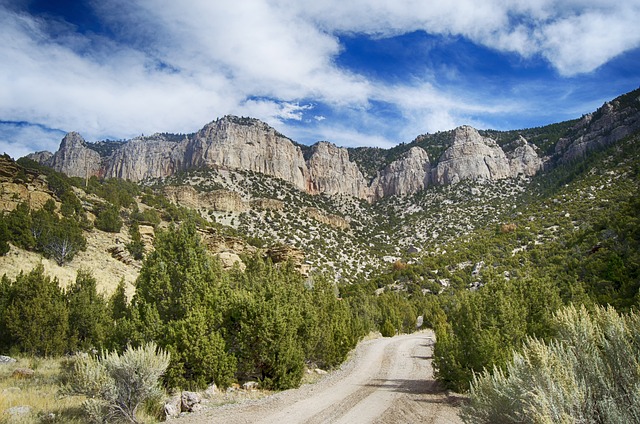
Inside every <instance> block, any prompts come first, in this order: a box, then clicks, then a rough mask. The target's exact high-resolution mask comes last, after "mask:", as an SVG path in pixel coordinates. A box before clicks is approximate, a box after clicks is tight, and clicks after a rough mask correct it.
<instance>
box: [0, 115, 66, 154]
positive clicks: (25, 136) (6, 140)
mask: <svg viewBox="0 0 640 424" xmlns="http://www.w3.org/2000/svg"><path fill="white" fill-rule="evenodd" d="M63 136H64V133H63V132H62V131H55V130H54V131H52V130H48V129H45V128H42V127H40V126H37V125H28V124H24V123H22V124H20V123H13V122H12V123H4V124H3V125H2V126H0V153H6V154H8V155H9V156H11V157H12V158H14V159H18V158H21V157H23V156H26V155H28V154H29V153H32V152H34V151H43V150H48V151H50V152H52V151H55V150H57V149H58V146H59V145H60V141H61V140H62V137H63Z"/></svg>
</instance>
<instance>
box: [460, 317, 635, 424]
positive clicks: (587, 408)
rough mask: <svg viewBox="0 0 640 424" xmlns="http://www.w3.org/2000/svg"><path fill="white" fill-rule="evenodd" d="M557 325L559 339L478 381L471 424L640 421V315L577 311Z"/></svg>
mask: <svg viewBox="0 0 640 424" xmlns="http://www.w3.org/2000/svg"><path fill="white" fill-rule="evenodd" d="M554 321H555V325H556V327H557V330H558V338H557V339H555V340H553V341H551V342H549V343H545V342H544V341H541V340H539V339H529V340H528V341H527V343H526V344H525V346H524V348H523V350H522V353H517V354H515V356H514V358H513V360H512V361H511V362H510V363H509V364H508V365H507V369H506V371H503V370H501V369H499V368H494V370H493V373H490V372H488V371H484V372H483V373H482V374H480V375H476V376H475V377H474V379H473V384H472V385H471V402H470V403H469V404H468V405H467V406H466V407H464V408H463V411H462V417H463V419H464V420H465V421H466V422H469V423H497V422H500V423H559V422H567V423H568V422H571V423H575V422H581V423H620V424H622V423H632V422H634V423H637V422H640V336H639V335H640V314H638V313H637V312H632V313H630V314H628V315H619V314H618V313H617V312H616V311H615V310H614V309H613V308H611V307H608V308H603V307H596V309H595V310H594V311H593V312H592V313H589V312H588V311H587V310H586V309H585V308H584V307H581V308H580V309H576V308H575V307H573V306H571V307H568V308H566V309H563V310H561V311H560V312H558V313H557V314H556V315H555V320H554Z"/></svg>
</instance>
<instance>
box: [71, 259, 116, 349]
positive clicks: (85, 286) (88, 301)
mask: <svg viewBox="0 0 640 424" xmlns="http://www.w3.org/2000/svg"><path fill="white" fill-rule="evenodd" d="M66 295H67V302H68V304H69V348H70V350H77V349H80V350H84V351H86V350H88V349H90V348H94V349H102V348H103V347H104V346H105V343H106V338H107V334H108V331H109V327H110V322H109V315H108V309H107V302H106V301H105V299H104V298H103V297H102V295H100V294H98V292H97V289H96V280H95V278H93V276H92V275H91V273H90V272H88V271H84V270H80V271H78V275H77V276H76V281H75V283H74V284H73V285H71V287H69V289H68V290H67V293H66Z"/></svg>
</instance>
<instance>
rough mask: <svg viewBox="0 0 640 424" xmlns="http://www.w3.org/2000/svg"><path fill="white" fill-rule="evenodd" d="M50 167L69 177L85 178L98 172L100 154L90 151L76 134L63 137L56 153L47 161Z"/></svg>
mask: <svg viewBox="0 0 640 424" xmlns="http://www.w3.org/2000/svg"><path fill="white" fill-rule="evenodd" d="M49 160H50V162H49V164H50V166H51V167H52V168H53V169H55V170H56V171H59V172H64V173H65V174H67V175H69V176H70V177H82V178H87V177H89V176H92V175H97V174H98V173H99V170H100V161H101V158H100V154H99V153H98V152H96V151H95V150H91V149H90V148H89V147H88V146H87V142H86V141H85V140H84V138H82V136H81V135H80V134H78V133H77V132H70V133H68V134H67V135H65V136H64V138H63V139H62V142H61V143H60V148H59V149H58V151H57V152H56V153H55V154H54V155H53V156H52V157H51V158H50V159H49Z"/></svg>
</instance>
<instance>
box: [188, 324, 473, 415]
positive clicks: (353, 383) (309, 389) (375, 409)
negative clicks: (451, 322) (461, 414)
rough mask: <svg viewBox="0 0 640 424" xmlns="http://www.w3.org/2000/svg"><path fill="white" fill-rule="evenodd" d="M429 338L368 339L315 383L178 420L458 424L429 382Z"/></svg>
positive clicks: (451, 408)
mask: <svg viewBox="0 0 640 424" xmlns="http://www.w3.org/2000/svg"><path fill="white" fill-rule="evenodd" d="M432 347H433V334H432V333H429V332H422V333H416V334H409V335H402V336H397V337H393V338H379V339H374V340H369V341H366V342H363V343H361V344H360V345H358V347H357V349H356V351H355V353H354V355H353V357H352V359H350V360H349V361H348V362H346V363H345V364H344V365H343V366H342V368H341V369H340V370H338V371H336V372H334V373H331V374H330V375H328V376H326V378H324V379H322V380H321V381H319V382H318V383H316V384H310V385H305V386H302V387H301V388H300V389H295V390H287V391H284V392H280V393H278V394H275V395H273V396H269V397H267V398H264V399H260V400H258V401H251V402H247V403H241V404H234V405H225V406H222V407H218V408H212V409H208V410H205V411H202V412H200V413H197V414H193V415H191V416H188V417H184V418H181V419H180V420H179V422H180V423H181V424H182V423H184V424H187V423H193V424H204V423H230V424H234V423H265V424H266V423H277V424H285V423H345V424H346V423H349V424H360V423H381V424H391V423H418V422H420V423H433V424H449V423H461V422H462V421H461V420H460V419H459V418H458V416H457V410H458V408H456V407H455V406H454V404H455V403H456V399H452V398H451V397H448V396H447V395H446V394H445V393H442V392H441V391H439V389H438V386H437V384H436V382H435V381H434V380H433V371H432V368H431V353H432Z"/></svg>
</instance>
